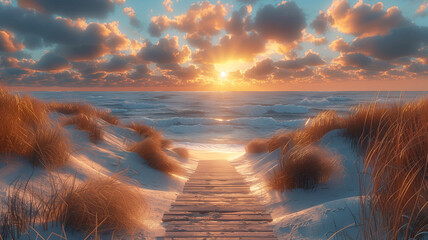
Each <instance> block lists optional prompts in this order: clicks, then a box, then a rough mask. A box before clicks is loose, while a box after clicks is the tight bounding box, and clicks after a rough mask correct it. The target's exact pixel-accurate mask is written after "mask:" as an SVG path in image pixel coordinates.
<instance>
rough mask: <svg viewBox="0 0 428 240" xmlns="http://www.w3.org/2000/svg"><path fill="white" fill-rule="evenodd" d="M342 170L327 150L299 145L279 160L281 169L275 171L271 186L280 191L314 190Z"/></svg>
mask: <svg viewBox="0 0 428 240" xmlns="http://www.w3.org/2000/svg"><path fill="white" fill-rule="evenodd" d="M341 168H342V167H341V163H340V161H338V159H337V158H336V157H334V156H333V155H332V154H331V153H329V152H327V151H326V150H324V149H322V148H320V147H317V146H313V145H304V146H301V145H297V146H295V147H292V148H291V149H290V150H289V151H287V152H286V153H285V154H284V155H283V156H282V158H281V159H280V160H279V167H278V168H277V169H275V170H274V171H273V173H272V176H271V178H270V181H269V185H270V186H271V187H272V188H273V189H277V190H280V191H284V190H291V189H295V188H303V189H313V188H315V187H317V185H318V184H320V183H324V182H327V181H328V180H329V178H330V177H331V175H333V174H334V173H338V172H339V170H340V169H341Z"/></svg>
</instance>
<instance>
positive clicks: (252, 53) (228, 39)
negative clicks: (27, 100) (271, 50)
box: [192, 32, 266, 63]
mask: <svg viewBox="0 0 428 240" xmlns="http://www.w3.org/2000/svg"><path fill="white" fill-rule="evenodd" d="M265 45H266V40H265V39H263V38H262V37H261V36H260V35H258V34H257V33H246V32H245V33H243V34H241V35H226V36H224V37H222V38H221V39H220V43H219V44H218V45H215V46H209V47H207V48H204V49H199V50H197V51H196V52H195V53H194V54H193V56H192V60H193V61H194V62H197V63H224V62H227V61H231V60H235V61H236V60H243V61H252V60H253V59H254V58H255V57H256V56H257V54H260V53H263V52H264V51H265V50H266V49H265Z"/></svg>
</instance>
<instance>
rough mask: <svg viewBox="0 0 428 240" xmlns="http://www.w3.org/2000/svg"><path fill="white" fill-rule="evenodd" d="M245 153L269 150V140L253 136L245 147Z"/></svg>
mask: <svg viewBox="0 0 428 240" xmlns="http://www.w3.org/2000/svg"><path fill="white" fill-rule="evenodd" d="M245 151H246V152H247V153H264V152H267V151H269V140H268V139H262V138H255V139H253V140H251V141H250V142H249V143H248V144H247V146H246V147H245Z"/></svg>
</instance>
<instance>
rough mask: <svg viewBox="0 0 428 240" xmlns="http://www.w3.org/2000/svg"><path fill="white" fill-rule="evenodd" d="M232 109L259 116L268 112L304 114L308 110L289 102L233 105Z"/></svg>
mask: <svg viewBox="0 0 428 240" xmlns="http://www.w3.org/2000/svg"><path fill="white" fill-rule="evenodd" d="M232 110H233V111H236V112H238V113H241V114H244V115H247V116H260V115H263V114H266V113H269V112H274V113H291V114H305V113H308V112H309V108H308V107H305V106H297V105H293V104H289V105H283V104H275V105H271V106H264V105H245V106H239V107H233V108H232Z"/></svg>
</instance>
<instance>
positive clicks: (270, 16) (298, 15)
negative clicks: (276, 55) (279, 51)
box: [253, 2, 306, 43]
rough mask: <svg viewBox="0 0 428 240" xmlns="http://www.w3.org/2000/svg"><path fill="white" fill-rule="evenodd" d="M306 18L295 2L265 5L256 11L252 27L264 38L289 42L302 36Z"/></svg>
mask: <svg viewBox="0 0 428 240" xmlns="http://www.w3.org/2000/svg"><path fill="white" fill-rule="evenodd" d="M305 27H306V18H305V15H304V13H303V11H302V9H301V8H299V7H298V6H297V4H296V3H295V2H285V3H284V4H281V5H278V6H276V7H275V6H273V5H270V4H269V5H266V6H264V7H263V8H261V9H259V10H258V11H257V14H256V17H255V19H254V22H253V28H254V30H256V31H257V32H258V33H259V34H260V35H261V36H263V37H264V38H266V39H271V40H275V41H277V42H279V43H291V42H293V41H296V40H299V39H301V38H302V36H303V30H304V29H305Z"/></svg>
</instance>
